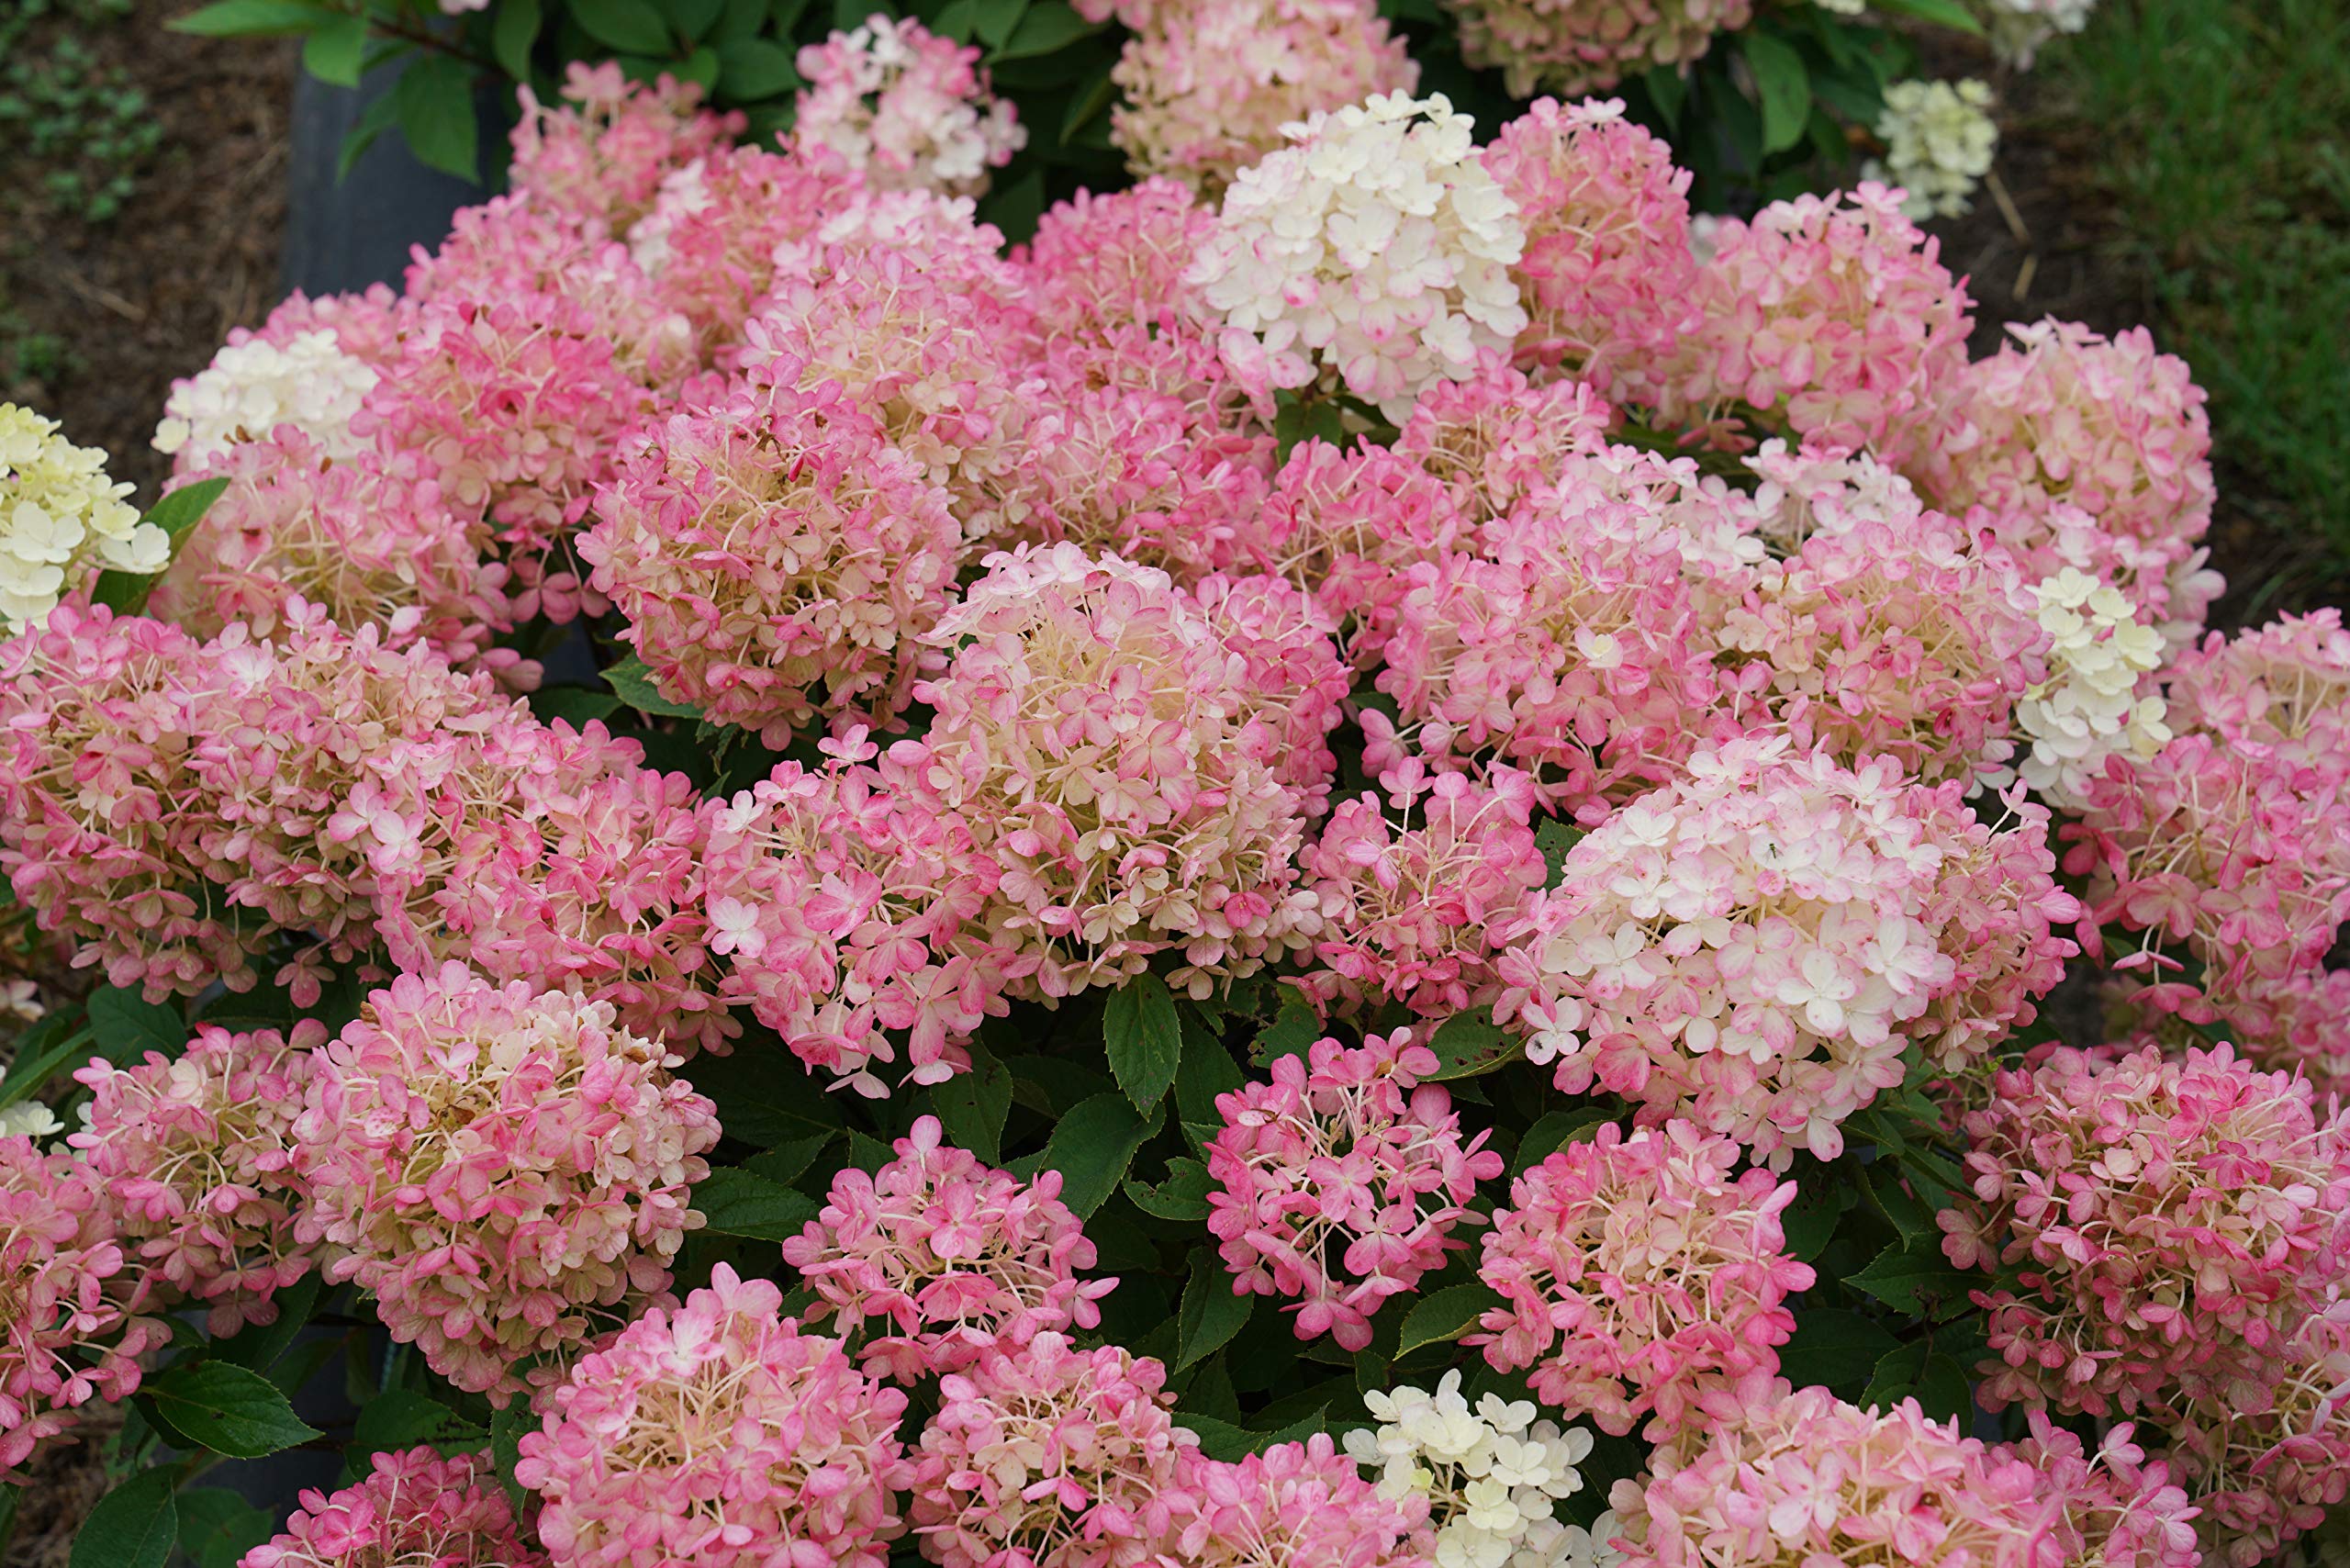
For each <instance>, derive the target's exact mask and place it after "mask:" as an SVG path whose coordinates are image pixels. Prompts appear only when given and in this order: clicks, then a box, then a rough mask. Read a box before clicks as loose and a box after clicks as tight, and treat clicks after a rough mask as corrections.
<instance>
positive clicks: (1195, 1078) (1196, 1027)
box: [1175, 1006, 1248, 1126]
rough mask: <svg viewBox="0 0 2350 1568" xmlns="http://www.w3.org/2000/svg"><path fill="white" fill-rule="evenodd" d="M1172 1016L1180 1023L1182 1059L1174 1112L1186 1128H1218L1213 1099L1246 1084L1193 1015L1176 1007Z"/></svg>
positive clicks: (1219, 1042) (1203, 1023) (1220, 1043)
mask: <svg viewBox="0 0 2350 1568" xmlns="http://www.w3.org/2000/svg"><path fill="white" fill-rule="evenodd" d="M1176 1012H1177V1013H1178V1014H1181V1018H1182V1021H1183V1059H1182V1060H1181V1062H1180V1063H1178V1064H1177V1065H1176V1068H1175V1108H1176V1111H1177V1113H1178V1114H1181V1116H1182V1118H1183V1122H1184V1125H1185V1126H1190V1125H1191V1124H1192V1123H1194V1122H1202V1123H1208V1122H1213V1123H1215V1124H1217V1125H1218V1126H1221V1125H1222V1117H1221V1115H1220V1114H1219V1113H1218V1112H1217V1110H1216V1108H1215V1100H1216V1096H1217V1095H1219V1094H1229V1093H1231V1092H1233V1091H1234V1090H1236V1089H1237V1088H1239V1087H1240V1086H1241V1085H1242V1084H1243V1083H1246V1082H1247V1081H1248V1078H1247V1075H1245V1074H1244V1073H1242V1072H1241V1070H1240V1064H1239V1063H1238V1062H1237V1061H1234V1060H1233V1059H1232V1053H1231V1052H1230V1051H1228V1050H1225V1048H1224V1041H1223V1040H1222V1039H1220V1038H1218V1037H1217V1036H1216V1032H1215V1031H1214V1029H1212V1028H1210V1027H1209V1026H1208V1025H1207V1022H1206V1020H1204V1019H1203V1018H1202V1017H1201V1016H1200V1015H1199V1014H1198V1013H1197V1012H1196V1011H1194V1010H1193V1009H1192V1008H1189V1007H1183V1006H1178V1007H1177V1009H1176Z"/></svg>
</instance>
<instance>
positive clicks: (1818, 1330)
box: [1779, 1307, 1898, 1399]
mask: <svg viewBox="0 0 2350 1568" xmlns="http://www.w3.org/2000/svg"><path fill="white" fill-rule="evenodd" d="M1897 1343H1898V1341H1897V1340H1896V1339H1895V1338H1894V1337H1893V1334H1892V1331H1891V1330H1889V1329H1887V1328H1886V1327H1885V1326H1884V1325H1883V1324H1881V1323H1878V1322H1876V1321H1874V1319H1871V1318H1867V1317H1863V1316H1861V1315H1860V1314H1859V1313H1857V1312H1845V1311H1841V1310H1840V1309H1838V1308H1834V1307H1817V1308H1813V1309H1811V1310H1809V1311H1805V1312H1799V1313H1797V1314H1796V1331H1795V1333H1794V1335H1793V1336H1792V1337H1791V1338H1789V1339H1788V1340H1787V1342H1786V1343H1785V1344H1784V1345H1782V1346H1780V1347H1779V1372H1780V1375H1781V1376H1783V1377H1785V1379H1786V1380H1787V1381H1788V1382H1789V1383H1794V1384H1795V1385H1796V1387H1797V1388H1807V1387H1809V1386H1810V1385H1812V1384H1813V1383H1818V1384H1819V1385H1820V1386H1821V1387H1823V1388H1826V1389H1828V1390H1830V1392H1832V1393H1834V1394H1836V1395H1837V1397H1839V1398H1841V1399H1850V1398H1852V1396H1853V1395H1854V1394H1858V1393H1859V1392H1860V1391H1861V1390H1862V1389H1863V1388H1864V1387H1866V1386H1867V1385H1868V1382H1869V1376H1870V1373H1871V1372H1872V1371H1873V1370H1874V1367H1875V1366H1876V1364H1877V1362H1878V1361H1879V1360H1880V1359H1881V1358H1883V1357H1884V1355H1885V1354H1886V1351H1888V1350H1892V1349H1893V1348H1894V1346H1895V1345H1896V1344H1897Z"/></svg>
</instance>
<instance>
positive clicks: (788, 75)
mask: <svg viewBox="0 0 2350 1568" xmlns="http://www.w3.org/2000/svg"><path fill="white" fill-rule="evenodd" d="M799 85H800V67H799V65H798V64H797V63H796V62H794V61H793V59H792V54H791V50H789V49H786V48H785V47H784V46H783V45H781V44H779V43H778V42H776V41H775V40H774V39H733V40H732V41H731V42H727V43H722V44H720V45H719V46H718V90H719V91H720V92H721V93H722V94H723V95H725V96H726V98H727V99H728V101H730V102H732V103H737V104H748V103H755V102H757V101H758V100H759V99H761V98H772V97H775V96H777V95H779V94H783V93H788V92H789V91H791V89H793V88H794V87H797V86H799Z"/></svg>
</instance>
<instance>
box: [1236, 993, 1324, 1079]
mask: <svg viewBox="0 0 2350 1568" xmlns="http://www.w3.org/2000/svg"><path fill="white" fill-rule="evenodd" d="M1321 1037H1322V1020H1321V1018H1320V1017H1319V1016H1318V1015H1317V1014H1315V1011H1314V1009H1313V1008H1311V1007H1309V1006H1307V1005H1306V1004H1305V1002H1304V1000H1303V999H1302V998H1300V997H1299V996H1297V995H1296V993H1294V992H1292V993H1291V994H1289V995H1287V996H1284V997H1282V998H1281V1012H1279V1013H1278V1014H1274V1017H1273V1021H1272V1022H1271V1023H1270V1024H1268V1025H1265V1027H1264V1028H1263V1029H1261V1030H1259V1032H1258V1035H1257V1040H1256V1043H1255V1044H1254V1045H1252V1046H1250V1047H1248V1055H1249V1057H1250V1058H1252V1059H1253V1060H1254V1061H1255V1062H1256V1063H1257V1065H1258V1066H1259V1067H1270V1065H1272V1063H1273V1062H1275V1061H1276V1060H1278V1059H1280V1058H1282V1057H1294V1056H1304V1054H1305V1053H1306V1052H1307V1051H1309V1050H1311V1049H1313V1048H1314V1042H1315V1041H1316V1040H1318V1039H1320V1038H1321Z"/></svg>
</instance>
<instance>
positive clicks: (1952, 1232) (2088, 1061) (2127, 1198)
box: [1942, 1046, 2350, 1416]
mask: <svg viewBox="0 0 2350 1568" xmlns="http://www.w3.org/2000/svg"><path fill="white" fill-rule="evenodd" d="M1965 1131H1966V1136H1967V1141H1968V1143H1969V1145H1970V1147H1971V1152H1970V1153H1969V1154H1968V1155H1967V1157H1966V1173H1967V1176H1968V1179H1969V1180H1970V1181H1971V1182H1972V1183H1973V1193H1972V1202H1970V1203H1969V1204H1966V1205H1965V1206H1964V1207H1963V1208H1960V1209H1956V1210H1951V1211H1945V1212H1944V1213H1943V1215H1942V1229H1943V1231H1944V1232H1945V1233H1946V1234H1945V1235H1944V1238H1943V1241H1942V1249H1943V1250H1944V1252H1946V1253H1947V1254H1948V1255H1949V1257H1950V1260H1951V1261H1952V1262H1953V1263H1954V1264H1956V1265H1958V1266H1959V1267H1961V1268H1969V1267H1978V1266H1979V1267H1982V1268H1986V1269H1997V1270H2011V1271H2014V1277H2015V1279H2016V1280H2017V1282H2019V1285H2020V1290H2009V1289H2008V1288H2007V1287H2006V1286H2005V1285H2000V1286H1997V1287H1994V1288H1992V1289H1990V1290H1987V1291H1985V1292H1982V1293H1979V1294H1978V1301H1979V1302H1980V1304H1981V1305H1983V1306H1984V1307H1985V1308H1986V1310H1987V1311H1988V1312H1989V1313H1990V1315H1991V1317H1990V1348H1991V1350H1992V1351H1993V1353H1994V1359H1992V1360H1989V1361H1986V1362H1985V1368H1984V1370H1985V1372H1986V1380H1985V1382H1984V1383H1983V1385H1982V1389H1981V1392H1980V1394H1979V1395H1978V1397H1980V1398H1981V1399H1983V1400H1984V1401H1985V1402H1986V1404H1988V1405H1990V1406H1993V1407H1995V1408H1996V1407H1997V1406H2001V1405H2007V1404H2018V1403H2020V1404H2024V1405H2027V1406H2031V1407H2034V1408H2038V1407H2040V1406H2053V1407H2054V1408H2056V1409H2058V1410H2060V1411H2065V1412H2071V1411H2076V1410H2086V1411H2087V1412H2089V1413H2090V1414H2092V1415H2098V1416H2103V1415H2106V1414H2108V1413H2109V1412H2110V1411H2112V1410H2114V1409H2116V1408H2117V1407H2118V1408H2119V1409H2120V1410H2121V1411H2123V1412H2125V1413H2128V1412H2135V1411H2138V1410H2141V1409H2145V1410H2151V1411H2154V1412H2161V1411H2164V1410H2166V1409H2170V1408H2173V1407H2174V1406H2175V1402H2176V1401H2177V1399H2179V1398H2180V1397H2182V1396H2183V1397H2186V1398H2190V1399H2191V1398H2213V1399H2218V1400H2221V1401H2222V1402H2227V1403H2234V1404H2237V1405H2240V1406H2244V1407H2245V1408H2250V1409H2257V1408H2260V1407H2261V1406H2263V1405H2264V1404H2265V1403H2266V1401H2265V1400H2264V1399H2263V1398H2262V1397H2261V1396H2262V1394H2264V1393H2266V1391H2268V1390H2270V1389H2271V1388H2272V1387H2273V1385H2274V1384H2275V1383H2276V1381H2277V1375H2278V1374H2277V1369H2276V1362H2277V1358H2278V1356H2279V1353H2280V1352H2281V1351H2282V1350H2283V1349H2284V1347H2285V1345H2286V1344H2287V1343H2288V1341H2289V1340H2290V1339H2291V1338H2292V1335H2293V1333H2294V1331H2295V1329H2296V1328H2297V1327H2298V1326H2299V1325H2300V1323H2301V1321H2302V1320H2303V1319H2304V1318H2305V1317H2307V1316H2310V1315H2311V1314H2312V1313H2313V1312H2316V1311H2318V1310H2320V1309H2322V1307H2323V1305H2325V1304H2326V1302H2327V1301H2328V1300H2329V1299H2330V1296H2331V1294H2332V1293H2333V1291H2334V1290H2335V1289H2336V1288H2338V1285H2339V1282H2341V1280H2342V1279H2343V1277H2344V1271H2345V1269H2350V1255H2345V1253H2344V1243H2345V1241H2350V1234H2345V1232H2344V1208H2345V1205H2346V1204H2350V1125H2344V1124H2341V1123H2338V1122H2335V1121H2333V1120H2331V1119H2329V1118H2326V1117H2324V1116H2322V1115H2321V1114H2320V1113H2319V1111H2318V1108H2317V1107H2316V1106H2315V1105H2314V1104H2313V1103H2312V1097H2311V1092H2310V1088H2309V1085H2308V1084H2307V1083H2306V1082H2303V1081H2299V1080H2296V1079H2292V1078H2288V1077H2286V1076H2284V1075H2283V1074H2279V1073H2264V1072H2260V1071H2257V1070H2255V1069H2254V1068H2253V1067H2252V1066H2251V1064H2249V1063H2248V1062H2245V1061H2244V1060H2242V1059H2241V1058H2238V1057H2237V1056H2236V1055H2235V1054H2234V1053H2233V1051H2232V1050H2230V1049H2229V1048H2228V1047H2224V1046H2222V1047H2218V1048H2216V1049H2214V1050H2210V1051H2203V1050H2192V1049H2190V1050H2188V1052H2187V1053H2186V1055H2185V1058H2184V1059H2182V1060H2179V1061H2166V1060H2165V1059H2164V1058H2163V1057H2162V1054H2161V1052H2160V1051H2159V1050H2158V1049H2156V1048H2154V1047H2151V1046H2150V1047H2143V1048H2141V1049H2139V1050H2136V1051H2133V1052H2132V1053H2131V1054H2129V1055H2127V1056H2124V1057H2121V1058H2120V1059H2118V1060H2114V1061H2111V1062H2101V1061H2099V1060H2098V1059H2096V1058H2092V1057H2087V1056H2084V1055H2081V1054H2079V1053H2076V1052H2073V1051H2070V1050H2063V1049H2059V1050H2057V1051H2055V1052H2054V1053H2053V1054H2052V1055H2051V1056H2049V1057H2048V1058H2046V1059H2044V1060H2042V1061H2041V1062H2040V1063H2039V1064H2038V1065H2037V1066H2035V1067H2031V1068H2028V1069H2024V1070H2014V1071H2004V1072H2001V1073H1999V1074H1998V1075H1997V1078H1996V1079H1995V1080H1994V1081H1993V1088H1992V1097H1991V1101H1990V1103H1989V1104H1988V1106H1987V1107H1986V1108H1985V1109H1982V1110H1978V1111H1975V1112H1972V1113H1970V1114H1968V1115H1967V1116H1966V1117H1965Z"/></svg>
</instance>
